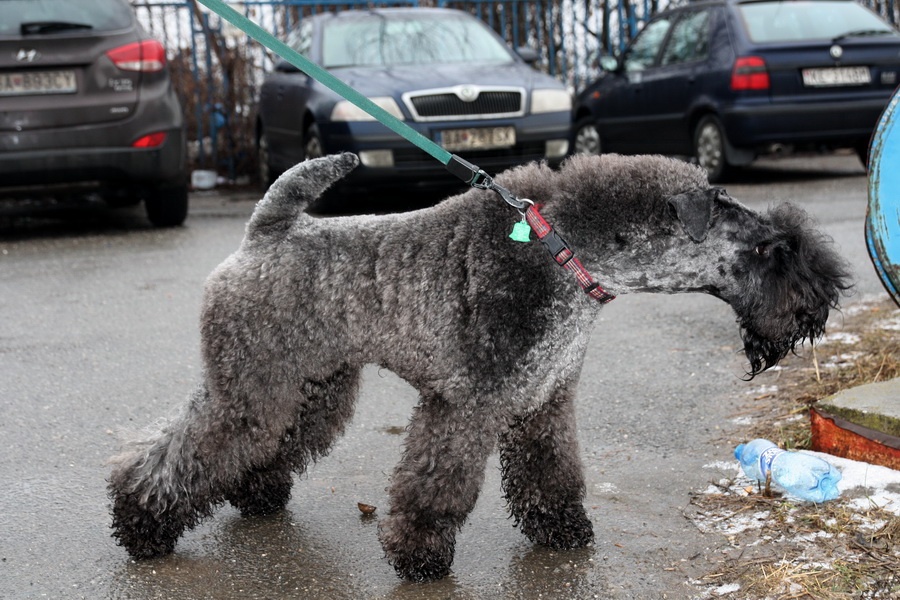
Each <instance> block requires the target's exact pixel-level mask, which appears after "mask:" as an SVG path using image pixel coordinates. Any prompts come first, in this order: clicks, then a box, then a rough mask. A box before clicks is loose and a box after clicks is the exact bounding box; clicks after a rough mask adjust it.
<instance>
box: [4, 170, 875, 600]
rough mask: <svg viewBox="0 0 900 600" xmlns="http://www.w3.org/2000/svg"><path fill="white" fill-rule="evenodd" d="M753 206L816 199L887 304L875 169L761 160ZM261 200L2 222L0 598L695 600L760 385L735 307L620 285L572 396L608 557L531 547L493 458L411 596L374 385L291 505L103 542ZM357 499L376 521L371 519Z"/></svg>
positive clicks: (384, 408) (409, 397)
mask: <svg viewBox="0 0 900 600" xmlns="http://www.w3.org/2000/svg"><path fill="white" fill-rule="evenodd" d="M726 188H727V189H728V191H729V192H730V193H731V194H732V195H733V196H735V197H737V198H739V199H741V200H742V201H744V202H745V203H747V204H749V205H751V206H753V207H754V208H765V207H766V206H767V205H769V204H773V203H777V202H780V201H782V200H793V201H795V202H798V203H800V204H801V205H803V206H804V207H806V209H807V210H808V211H809V212H810V213H811V214H812V215H813V216H814V217H815V218H816V219H817V220H818V221H819V222H820V224H821V225H822V226H823V227H824V229H825V230H826V231H827V232H828V233H829V234H830V235H832V236H833V237H834V239H835V241H836V242H837V243H838V244H839V246H840V247H841V249H842V252H843V253H844V254H845V256H846V257H847V258H848V259H849V260H850V261H851V262H852V263H853V265H854V266H855V268H856V270H857V279H858V291H857V296H855V297H854V298H851V299H850V300H849V302H854V301H858V300H859V299H860V298H861V297H863V296H866V295H872V294H883V291H882V289H881V286H880V284H879V282H878V280H877V278H876V276H875V274H874V270H873V269H872V267H871V263H870V262H869V259H868V257H867V255H866V251H865V244H864V240H863V219H864V215H865V206H866V178H865V174H864V172H863V170H862V169H861V167H860V166H859V164H858V162H857V161H856V159H855V157H853V156H849V155H846V156H829V157H820V158H803V159H790V160H782V161H778V162H765V163H759V164H758V165H756V166H755V167H753V168H752V169H749V170H748V171H747V172H746V173H745V174H744V175H743V176H742V177H741V180H740V181H737V182H734V183H731V184H729V185H727V186H726ZM253 200H254V199H251V198H248V197H222V196H219V195H216V194H213V193H205V194H203V195H196V196H195V197H194V199H193V208H192V211H191V215H190V217H189V220H188V222H187V224H186V226H185V227H182V228H177V229H172V230H164V231H160V230H154V229H151V228H149V226H147V225H146V224H145V222H144V220H143V215H142V213H141V211H140V210H138V209H136V210H124V211H118V212H116V213H114V214H109V213H105V212H100V213H93V212H89V213H85V214H81V215H79V216H78V217H77V218H75V219H73V220H69V221H64V222H59V221H54V220H46V221H45V220H25V221H22V220H14V221H10V220H0V415H2V418H0V598H3V599H19V598H90V599H97V598H122V599H134V600H143V599H149V598H166V599H169V598H179V599H201V598H204V599H205V598H210V599H212V598H215V599H232V598H233V599H238V598H240V599H249V598H260V599H262V598H266V599H281V598H329V599H345V598H347V599H351V598H352V599H359V598H392V599H415V598H421V599H439V598H440V599H446V598H454V599H456V598H460V599H480V598H528V599H531V598H574V599H584V598H689V597H691V596H692V595H694V594H696V593H697V588H695V587H694V586H692V585H690V584H689V582H690V580H691V579H692V578H696V577H699V576H701V575H703V574H705V573H709V572H710V570H711V569H712V568H713V565H714V561H715V558H716V556H717V555H720V554H721V553H722V552H724V551H727V541H726V540H725V539H724V538H723V537H722V536H719V535H714V534H711V535H707V534H702V533H701V532H700V531H698V530H697V529H696V527H694V525H692V524H691V523H690V521H689V520H688V519H686V518H685V516H684V510H685V508H686V507H687V506H688V503H689V501H690V494H691V493H692V492H694V491H698V490H703V489H705V488H706V486H707V483H708V481H709V480H710V479H711V478H712V476H711V474H710V472H709V470H705V469H703V468H702V467H703V465H705V464H707V463H710V462H713V461H719V460H729V459H730V458H731V451H732V444H733V443H734V440H740V439H741V434H742V432H741V427H740V425H738V424H737V423H735V422H734V419H735V417H736V416H737V415H738V414H740V412H741V410H742V409H743V408H745V406H746V403H747V402H748V400H749V398H750V397H751V395H752V393H753V391H754V390H756V389H758V388H759V387H760V386H761V385H765V384H766V376H765V375H764V376H761V377H760V378H758V379H757V380H754V381H753V382H750V383H747V382H744V381H742V380H741V376H742V375H743V373H744V363H743V361H742V357H741V356H740V354H739V353H738V350H739V348H740V340H739V338H738V332H737V329H736V327H735V325H734V318H733V316H732V314H731V311H730V308H729V307H728V306H726V305H725V304H724V303H721V302H719V301H717V300H715V299H712V298H710V297H707V296H702V295H681V296H654V295H643V296H642V295H634V296H625V297H622V298H620V299H619V300H617V301H616V302H613V303H612V304H610V305H609V306H608V307H607V308H605V309H604V311H603V312H602V316H601V317H600V318H599V320H598V322H597V324H596V329H595V332H594V337H593V342H592V346H591V348H590V351H589V355H588V358H587V361H586V364H585V369H584V373H583V377H582V380H581V384H580V388H579V394H578V396H579V398H578V417H579V435H580V440H581V447H582V454H583V459H584V464H585V467H586V471H587V481H588V490H587V498H586V501H585V503H586V506H587V508H588V511H589V514H590V515H591V518H592V519H593V521H594V525H595V533H596V544H595V545H594V546H593V547H592V548H589V549H585V550H580V551H572V552H551V551H548V550H546V549H543V548H536V547H533V546H531V545H530V544H529V542H528V541H527V540H526V539H525V538H524V536H522V535H521V534H520V533H519V532H518V531H517V530H516V529H514V528H513V527H512V522H511V521H510V520H508V519H507V515H506V512H505V509H504V506H503V501H502V498H501V494H500V483H499V471H498V464H497V461H496V459H494V460H492V461H491V462H490V464H489V467H488V476H487V480H486V483H485V486H484V491H483V493H482V496H481V498H480V500H479V502H478V505H477V507H476V509H475V511H474V512H473V514H472V516H471V519H470V521H469V523H468V524H467V526H466V527H465V529H464V530H463V532H462V533H461V534H460V536H459V538H458V543H457V553H456V560H455V563H454V565H453V574H452V575H451V576H450V577H448V578H446V579H444V580H443V581H440V582H437V583H433V584H428V585H415V584H409V583H403V582H401V581H400V580H398V579H397V578H396V576H395V575H394V573H393V570H392V569H391V568H390V567H389V565H388V564H387V562H386V561H385V560H384V558H383V555H382V551H381V548H380V547H379V544H378V541H377V539H376V526H377V521H378V518H379V515H380V514H383V512H384V511H385V510H386V508H387V506H386V493H385V487H386V485H387V483H388V476H389V474H390V472H391V470H392V468H393V466H394V464H395V463H396V462H397V460H398V458H399V453H400V448H401V442H402V432H403V428H404V426H405V425H406V423H407V419H408V416H409V414H410V410H411V408H412V407H413V405H414V403H415V400H416V396H415V394H414V392H413V391H412V389H411V388H410V387H408V386H407V385H406V384H405V383H404V382H402V381H400V380H398V379H397V378H395V377H394V376H393V375H392V374H390V373H388V372H384V371H379V370H376V369H370V370H369V371H367V372H366V376H365V383H364V387H363V393H362V397H361V398H360V402H359V406H358V409H357V412H356V416H355V418H354V420H353V422H352V424H351V426H350V427H349V429H348V432H347V435H346V436H345V437H344V438H343V439H342V441H341V442H340V443H339V444H338V445H337V447H336V448H335V449H334V451H333V452H332V453H331V455H330V456H328V457H327V458H325V459H323V460H321V461H320V462H319V463H318V464H316V465H314V466H313V467H312V468H311V469H310V471H309V473H308V474H307V475H305V476H304V477H302V478H301V480H300V481H298V483H297V484H296V486H295V488H294V495H293V498H292V500H291V501H290V504H289V506H288V510H287V511H285V512H283V513H282V514H279V515H277V516H274V517H271V518H266V519H242V518H240V517H239V516H238V514H237V513H236V511H234V510H233V509H232V508H230V507H228V506H226V507H222V508H221V509H220V510H219V511H218V512H217V513H216V514H215V516H214V517H213V518H211V519H209V520H207V521H205V522H204V523H203V524H201V525H200V526H199V527H197V528H196V529H195V530H194V531H191V532H189V533H188V534H187V535H185V536H184V537H183V538H182V540H181V541H180V542H179V544H178V546H177V548H176V552H175V553H174V554H173V555H171V556H169V557H166V558H162V559H158V560H152V561H146V562H141V563H136V562H134V561H132V560H130V559H129V558H128V556H127V555H126V553H125V552H124V550H122V549H121V548H119V547H117V546H116V545H115V543H114V540H113V539H112V538H111V537H110V530H109V523H110V518H109V514H108V501H107V498H106V490H105V486H106V482H105V478H106V476H107V474H108V466H107V465H106V464H105V462H106V460H107V459H108V457H110V456H111V455H113V454H114V453H115V451H116V447H117V442H116V439H117V438H116V436H117V432H118V431H119V430H121V429H123V428H126V429H127V428H141V427H143V426H146V425H148V424H150V423H152V422H153V421H154V420H156V419H158V418H160V417H162V416H164V415H166V414H168V413H170V412H171V411H173V410H174V409H175V407H177V406H178V405H179V404H180V403H182V402H183V401H184V400H185V398H186V397H187V394H188V393H189V391H190V389H191V388H192V386H193V385H194V383H195V382H196V381H197V379H198V377H199V373H200V362H199V349H198V332H197V319H198V313H199V302H200V294H201V287H202V284H203V281H204V278H205V277H206V275H207V274H208V273H209V272H210V270H211V269H212V268H213V267H214V266H215V265H216V264H218V263H219V262H220V261H221V260H222V259H224V258H225V257H226V256H227V255H228V254H230V253H231V252H232V251H233V250H234V249H235V248H236V247H237V245H238V243H239V242H240V240H241V237H242V235H243V228H244V224H245V221H246V219H247V217H248V216H249V214H250V211H251V209H252V206H253ZM357 502H364V503H367V504H371V505H375V506H377V507H379V508H378V510H376V512H375V514H374V515H373V516H371V517H366V516H363V515H362V514H361V513H360V512H359V511H358V509H357Z"/></svg>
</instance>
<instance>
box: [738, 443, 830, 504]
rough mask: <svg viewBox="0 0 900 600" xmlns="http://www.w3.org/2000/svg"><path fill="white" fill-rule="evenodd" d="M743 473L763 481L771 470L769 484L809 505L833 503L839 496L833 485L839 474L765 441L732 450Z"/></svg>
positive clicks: (813, 458) (815, 458)
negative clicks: (809, 502)
mask: <svg viewBox="0 0 900 600" xmlns="http://www.w3.org/2000/svg"><path fill="white" fill-rule="evenodd" d="M734 456H735V458H737V459H738V460H739V461H740V463H741V467H742V468H743V469H744V473H745V474H746V475H747V477H749V478H751V479H756V480H757V481H765V480H766V476H767V475H768V473H769V472H770V471H771V473H772V482H773V483H775V484H777V485H778V486H779V487H780V488H782V489H783V490H784V491H785V492H787V493H788V494H790V495H792V496H796V497H798V498H802V499H803V500H809V501H811V502H825V501H826V500H834V499H835V498H837V497H838V494H840V491H838V488H837V483H838V481H840V480H841V472H840V471H838V470H837V469H835V468H834V465H832V464H830V463H829V462H828V461H825V460H822V459H821V458H819V457H818V456H811V455H809V454H802V453H800V452H788V451H787V450H782V449H781V448H779V447H778V446H776V445H775V444H773V443H772V442H770V441H769V440H759V439H758V440H753V441H752V442H747V443H746V444H741V445H740V446H738V447H737V448H735V450H734Z"/></svg>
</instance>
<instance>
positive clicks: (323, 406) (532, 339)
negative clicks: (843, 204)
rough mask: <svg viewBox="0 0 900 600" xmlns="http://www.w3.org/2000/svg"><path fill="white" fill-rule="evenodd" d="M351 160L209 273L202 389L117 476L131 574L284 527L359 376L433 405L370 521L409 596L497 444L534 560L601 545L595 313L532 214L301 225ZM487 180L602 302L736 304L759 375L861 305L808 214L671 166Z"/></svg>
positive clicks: (261, 218)
mask: <svg viewBox="0 0 900 600" xmlns="http://www.w3.org/2000/svg"><path fill="white" fill-rule="evenodd" d="M357 162H358V160H357V157H356V156H355V155H353V154H342V155H336V156H329V157H325V158H321V159H316V160H310V161H307V162H304V163H302V164H299V165H297V166H295V167H294V168H292V169H291V170H289V171H288V172H286V173H285V174H284V175H282V177H281V178H280V179H279V180H278V181H277V182H276V183H275V184H274V185H273V186H272V187H271V189H270V190H269V191H268V193H267V194H266V195H265V197H264V198H263V199H262V200H261V201H260V202H259V204H258V205H257V207H256V209H255V211H254V213H253V216H252V218H251V219H250V222H249V224H248V225H247V230H246V236H245V238H244V240H243V243H242V244H241V246H240V248H239V249H238V251H237V252H235V253H234V254H233V255H231V256H230V257H229V258H228V259H227V260H225V262H223V263H222V264H221V265H220V266H219V267H218V268H217V269H216V270H215V271H214V272H213V273H212V274H211V275H210V276H209V279H208V281H207V283H206V290H205V297H204V302H203V311H202V318H201V324H200V327H201V339H202V353H203V363H204V377H203V382H202V384H201V385H200V386H199V387H198V389H197V390H196V391H195V392H194V393H193V394H192V395H191V397H190V399H189V401H188V402H187V405H186V406H185V408H184V409H183V410H182V412H181V414H180V416H178V417H177V418H175V419H174V420H173V421H172V422H170V423H169V424H167V425H166V426H164V427H163V428H162V430H161V431H159V432H158V433H156V434H154V435H153V436H152V437H151V439H148V440H145V441H142V442H138V443H135V444H132V445H130V446H129V447H127V448H126V449H125V450H124V452H123V453H122V454H121V455H119V456H118V457H116V458H115V459H114V464H113V471H112V475H111V477H110V480H109V493H110V497H111V499H112V503H113V506H112V515H113V523H112V524H113V528H114V534H113V535H114V536H115V538H116V539H117V540H118V542H119V543H120V544H121V545H122V546H124V547H125V548H126V549H127V550H128V552H129V553H130V554H131V555H132V556H133V557H135V558H149V557H155V556H160V555H164V554H166V553H169V552H171V551H172V550H173V548H174V546H175V543H176V541H177V540H178V538H179V536H180V535H181V534H182V533H183V532H184V530H185V529H188V528H191V527H194V526H195V525H196V524H197V523H198V522H199V521H200V520H201V519H202V518H204V517H207V516H209V515H210V514H211V513H212V511H213V509H214V508H215V507H216V506H217V505H219V504H221V503H223V502H225V501H228V502H230V503H231V504H232V505H234V506H235V507H237V508H238V509H240V511H241V513H242V514H244V515H264V514H268V513H272V512H275V511H278V510H280V509H282V508H283V507H284V506H285V505H286V503H287V502H288V499H289V497H290V491H291V485H292V483H293V478H292V474H293V473H302V472H303V471H304V469H305V468H306V466H307V465H308V464H309V462H310V461H311V460H314V459H316V458H318V457H321V456H323V455H325V454H327V453H328V451H329V449H330V448H331V446H332V444H333V443H334V442H335V439H336V438H337V437H338V436H339V435H340V434H341V433H342V432H343V431H344V428H345V427H346V425H347V422H348V421H349V420H350V418H351V416H352V414H353V409H354V403H355V401H356V396H357V391H358V387H359V379H360V369H361V368H362V367H363V366H364V365H366V364H370V363H371V364H377V365H381V366H382V367H384V368H386V369H390V370H391V371H393V372H395V373H397V374H398V375H399V376H400V377H402V378H403V379H405V380H406V381H408V382H409V383H410V384H411V385H412V386H414V387H415V388H416V389H417V390H418V391H419V393H420V394H421V397H420V402H419V405H418V406H417V407H416V409H415V410H414V413H413V415H412V419H411V421H410V423H409V426H408V431H407V436H406V440H405V445H404V453H403V457H402V460H401V462H400V464H399V465H398V466H397V467H396V470H395V471H394V473H393V477H392V479H391V486H390V502H391V506H390V512H389V514H388V515H387V516H386V517H385V518H383V519H382V520H381V521H380V523H379V538H380V540H381V543H382V546H383V548H384V550H385V553H386V556H387V559H388V560H389V561H390V563H391V564H392V565H393V567H394V568H395V569H396V570H397V572H398V573H399V575H400V576H401V577H404V578H407V579H411V580H416V581H424V580H432V579H438V578H440V577H443V576H444V575H446V574H447V573H448V572H449V570H450V565H451V563H452V562H453V554H454V550H455V536H456V533H457V532H458V531H459V529H460V528H461V527H462V525H463V523H464V522H465V520H466V518H467V516H468V514H469V512H470V511H471V510H472V508H473V507H474V505H475V500H476V497H477V495H478V492H479V490H480V488H481V485H482V482H483V479H484V471H485V464H486V460H487V458H488V456H489V455H490V454H491V452H493V451H494V449H495V447H498V448H499V452H500V463H501V468H502V480H503V492H504V494H505V498H506V501H507V503H508V506H509V511H510V513H511V514H512V516H513V518H514V521H515V523H516V525H517V526H519V527H521V530H522V532H523V533H524V534H525V535H526V536H528V538H529V539H530V540H531V541H532V542H534V543H537V544H543V545H546V546H549V547H551V548H556V549H564V548H577V547H581V546H585V545H587V544H589V543H591V541H592V540H593V531H592V528H591V522H590V521H589V520H588V517H587V515H586V513H585V510H584V507H583V506H582V502H583V497H584V494H585V481H584V476H583V474H582V467H581V464H580V459H579V451H578V443H577V440H576V426H575V416H574V409H573V401H574V395H575V387H576V382H577V381H578V377H579V373H580V371H581V367H582V363H583V357H584V353H585V348H586V346H587V342H588V337H589V335H590V331H591V326H592V324H593V322H594V321H595V319H596V317H597V314H598V310H599V309H600V307H601V304H600V303H598V302H595V301H594V300H593V299H591V298H590V297H589V296H587V295H586V294H585V293H584V292H583V291H582V289H581V288H580V287H579V285H578V284H577V282H576V280H575V279H574V278H573V277H572V275H571V274H570V273H569V272H567V270H566V269H562V268H560V267H559V266H558V265H557V264H556V261H554V260H553V258H551V257H550V256H549V255H548V253H547V251H546V250H545V249H544V248H543V247H542V244H540V243H536V242H535V241H532V242H531V243H517V242H515V241H512V240H510V239H509V237H508V234H509V230H510V227H511V225H512V224H513V223H514V222H515V221H516V220H518V219H519V215H518V214H517V213H516V212H515V211H514V210H513V209H511V208H510V207H509V206H508V205H506V204H505V203H504V202H503V201H502V200H500V199H499V198H498V197H497V196H496V195H495V194H494V193H493V192H491V191H486V190H480V189H472V190H470V191H468V192H466V193H464V194H461V195H458V196H454V197H451V198H449V199H447V200H445V201H443V202H441V203H440V204H438V205H437V206H434V207H431V208H428V209H425V210H420V211H414V212H409V213H403V214H394V215H385V216H358V217H339V218H314V217H312V216H310V215H308V214H306V212H305V208H306V207H307V206H308V205H309V203H311V202H312V201H314V200H315V199H316V198H318V197H319V196H320V195H321V193H322V192H323V191H324V190H325V189H326V188H327V187H328V186H330V185H331V184H333V183H334V182H336V181H337V180H339V179H340V178H341V177H343V176H344V175H345V174H347V173H348V172H349V171H351V170H352V169H353V168H354V167H355V166H356V165H357ZM497 182H498V183H500V184H501V185H503V186H505V187H506V188H508V189H509V190H511V191H512V192H513V193H514V194H516V195H517V196H518V197H519V198H531V199H534V200H536V201H539V202H541V203H542V204H543V206H542V208H541V211H542V213H543V215H544V216H545V218H546V220H547V221H548V222H549V223H551V224H552V225H553V226H554V227H556V228H558V231H559V232H560V234H561V235H563V236H564V237H565V238H566V240H567V242H568V243H569V244H570V246H571V248H572V249H573V250H574V252H575V253H576V255H577V256H578V257H579V258H580V260H581V262H582V263H583V264H584V267H585V268H586V269H587V271H589V272H590V273H591V274H593V275H594V277H595V278H596V279H598V280H600V283H601V284H602V285H603V287H604V288H605V289H606V290H608V291H609V292H610V293H612V294H626V293H628V292H662V293H676V292H704V293H707V294H712V295H714V296H716V297H718V298H721V299H722V300H724V301H725V302H728V303H729V304H730V305H731V306H732V307H733V309H734V311H735V313H736V315H737V321H738V324H739V327H740V333H741V336H742V339H743V341H744V350H745V353H746V355H747V358H748V360H749V365H750V368H749V370H748V375H749V376H751V377H752V376H753V375H755V374H756V373H758V372H760V371H762V370H764V369H766V368H768V367H770V366H772V365H774V364H775V363H776V362H778V361H779V360H780V359H781V358H783V357H784V356H785V355H786V354H787V353H788V352H790V351H791V350H793V349H794V348H795V346H796V345H798V344H799V343H802V341H803V340H805V339H815V338H817V337H819V336H820V335H821V334H822V333H823V331H824V328H825V322H826V319H827V317H828V313H829V310H830V309H831V308H836V307H837V305H838V301H839V299H840V296H841V295H842V293H843V292H845V291H846V290H848V289H849V287H850V283H849V271H848V268H847V266H846V264H845V263H844V261H843V260H841V259H840V258H839V256H838V255H837V253H836V251H835V249H834V247H833V244H831V242H830V240H828V239H825V238H824V236H823V235H822V234H821V233H819V232H817V231H816V230H815V229H813V228H811V227H810V226H809V225H808V224H807V218H806V216H805V214H804V213H803V212H802V211H801V210H800V209H798V208H795V207H792V206H790V205H782V206H779V207H777V208H774V209H772V210H770V211H769V212H768V213H767V214H757V213H756V212H753V211H751V210H749V209H748V208H746V207H744V206H742V205H741V204H739V203H737V202H736V201H734V200H733V199H731V198H730V197H729V196H728V195H727V194H726V193H725V192H724V191H723V190H721V189H717V188H711V187H710V185H709V183H708V182H707V180H706V176H705V174H704V172H703V171H702V170H701V169H699V168H697V167H694V166H691V165H689V164H686V163H683V162H680V161H677V160H674V159H667V158H662V157H623V156H615V155H609V156H602V157H585V156H577V157H572V158H570V159H568V160H567V162H565V163H564V164H563V165H562V167H561V168H560V169H559V170H558V171H554V170H551V169H550V168H548V167H546V166H544V165H539V164H532V165H527V166H522V167H518V168H515V169H512V170H510V171H507V172H506V173H503V174H501V176H499V177H498V178H497Z"/></svg>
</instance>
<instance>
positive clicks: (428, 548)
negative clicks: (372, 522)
mask: <svg viewBox="0 0 900 600" xmlns="http://www.w3.org/2000/svg"><path fill="white" fill-rule="evenodd" d="M432 525H434V526H433V527H427V526H422V525H413V524H412V522H411V521H410V520H407V519H406V518H404V517H398V516H396V515H391V516H390V517H388V518H387V519H386V520H384V521H382V522H381V523H380V524H379V527H378V537H379V539H380V540H381V546H382V548H384V553H385V555H386V556H387V559H388V562H389V563H390V564H391V566H393V567H394V569H395V570H396V571H397V574H398V575H399V576H400V577H402V578H403V579H407V580H409V581H417V582H425V581H435V580H438V579H441V578H442V577H445V576H446V575H447V574H448V573H450V565H451V564H453V555H454V551H455V548H456V540H455V536H454V535H453V533H452V528H448V527H441V526H438V525H436V524H432Z"/></svg>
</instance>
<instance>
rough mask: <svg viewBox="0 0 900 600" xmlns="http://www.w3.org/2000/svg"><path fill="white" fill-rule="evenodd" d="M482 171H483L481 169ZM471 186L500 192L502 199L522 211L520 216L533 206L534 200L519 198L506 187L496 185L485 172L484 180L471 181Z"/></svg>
mask: <svg viewBox="0 0 900 600" xmlns="http://www.w3.org/2000/svg"><path fill="white" fill-rule="evenodd" d="M481 173H484V171H481ZM472 186H473V187H477V188H479V189H482V190H493V191H495V192H497V193H498V194H500V197H501V198H503V201H504V202H506V203H507V204H509V205H510V206H512V207H513V208H515V209H516V210H518V211H519V212H520V213H522V216H524V215H525V211H526V210H528V207H529V206H533V205H534V202H532V201H531V200H529V199H527V198H523V199H521V200H520V199H519V198H518V197H516V195H515V194H513V193H512V192H510V191H509V190H508V189H506V188H505V187H503V186H502V185H498V184H497V183H495V182H494V180H493V179H492V178H491V177H489V176H488V175H487V174H485V175H484V180H483V181H480V182H478V183H473V184H472Z"/></svg>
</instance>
